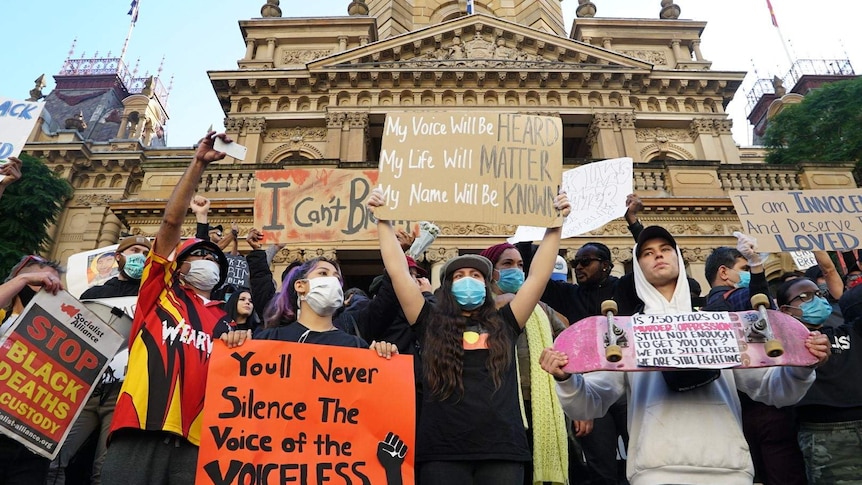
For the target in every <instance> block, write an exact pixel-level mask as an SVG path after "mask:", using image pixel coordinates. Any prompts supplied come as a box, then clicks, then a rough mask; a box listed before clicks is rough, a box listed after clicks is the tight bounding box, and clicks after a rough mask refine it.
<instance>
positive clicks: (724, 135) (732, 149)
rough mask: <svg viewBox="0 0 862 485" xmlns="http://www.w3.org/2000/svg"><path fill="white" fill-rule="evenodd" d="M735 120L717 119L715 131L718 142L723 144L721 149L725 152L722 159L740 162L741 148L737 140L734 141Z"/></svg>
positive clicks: (728, 161)
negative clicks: (737, 144) (733, 128)
mask: <svg viewBox="0 0 862 485" xmlns="http://www.w3.org/2000/svg"><path fill="white" fill-rule="evenodd" d="M732 127H733V120H730V119H727V120H716V121H715V132H716V133H717V135H718V144H719V145H720V146H721V151H722V153H723V154H724V158H723V159H722V161H724V162H726V163H739V162H740V159H739V148H738V147H737V146H736V142H735V141H733V131H732V130H731V128H732Z"/></svg>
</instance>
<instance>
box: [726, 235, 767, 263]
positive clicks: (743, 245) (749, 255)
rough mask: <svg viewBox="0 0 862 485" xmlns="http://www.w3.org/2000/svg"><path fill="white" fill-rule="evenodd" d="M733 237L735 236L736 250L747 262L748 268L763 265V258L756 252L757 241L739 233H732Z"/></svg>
mask: <svg viewBox="0 0 862 485" xmlns="http://www.w3.org/2000/svg"><path fill="white" fill-rule="evenodd" d="M733 235H734V236H736V249H737V250H738V251H739V252H740V253H742V257H744V258H745V259H746V260H747V261H748V265H749V266H760V265H761V264H763V258H762V257H761V256H760V253H758V252H757V239H755V238H753V237H751V236H749V235H748V234H743V233H741V232H739V231H734V233H733Z"/></svg>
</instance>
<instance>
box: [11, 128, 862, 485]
mask: <svg viewBox="0 0 862 485" xmlns="http://www.w3.org/2000/svg"><path fill="white" fill-rule="evenodd" d="M219 138H220V139H222V140H224V141H225V142H230V140H229V139H227V137H226V135H224V134H216V133H214V132H210V133H208V134H207V135H206V136H205V137H203V138H202V139H201V141H200V143H199V144H198V146H197V148H196V152H195V154H194V159H193V160H192V161H191V163H190V165H189V166H188V168H187V169H186V172H185V173H184V174H183V176H182V178H181V179H180V180H179V182H178V183H177V185H176V187H175V188H174V192H173V194H172V196H171V197H170V198H169V200H168V202H167V205H166V207H165V209H164V216H163V219H162V222H161V226H160V227H159V229H158V233H157V235H156V237H155V238H154V239H153V240H149V239H147V238H144V237H140V236H128V237H126V238H124V239H121V240H120V241H119V242H118V247H117V248H116V249H115V250H114V251H113V254H112V259H111V261H112V262H115V263H116V271H117V272H116V274H115V275H113V276H110V277H105V278H102V279H99V280H98V284H97V285H94V286H92V287H90V288H89V289H87V290H86V292H84V293H83V294H82V295H80V300H81V301H87V300H95V301H100V300H105V299H111V298H118V297H126V298H129V297H130V298H136V304H135V307H134V312H133V314H132V315H129V320H130V323H129V327H130V328H129V334H128V335H125V336H124V337H126V342H125V345H123V346H122V348H121V349H120V350H119V351H118V352H117V353H116V355H115V356H114V357H113V359H110V358H109V359H108V360H109V361H110V363H109V364H107V370H106V371H105V372H104V373H103V374H102V375H101V376H100V377H99V378H98V379H97V381H96V383H95V385H94V386H93V387H94V389H93V392H92V394H90V397H89V399H88V400H86V402H84V403H83V404H82V406H83V408H82V411H81V413H80V414H79V415H78V417H77V419H76V420H75V421H74V422H73V423H72V424H71V426H70V430H69V433H68V435H67V436H65V440H64V441H63V443H62V447H61V448H60V450H59V452H58V453H56V456H55V457H54V458H53V460H52V459H50V458H47V457H45V456H43V455H39V454H35V453H34V452H32V451H31V450H30V449H29V448H28V447H26V446H24V444H22V441H21V440H20V439H13V438H12V437H10V436H6V435H3V436H2V437H0V448H2V452H0V462H2V463H0V484H31V485H32V484H39V485H41V484H43V483H44V484H49V485H50V484H61V483H68V484H72V483H93V484H100V483H101V484H108V485H114V484H117V485H119V484H191V483H261V484H264V483H269V484H274V483H372V482H371V481H369V479H368V478H367V476H366V475H367V473H365V472H364V471H363V469H361V468H357V467H356V466H354V467H353V468H349V467H348V468H338V467H336V468H335V469H333V470H332V471H330V472H329V475H328V476H325V477H322V475H321V473H322V472H321V469H320V468H318V469H317V471H316V472H315V471H312V470H309V471H308V472H307V474H303V475H302V478H301V479H300V478H297V476H290V477H287V476H286V475H285V473H286V471H285V465H284V464H281V465H272V466H273V467H275V468H273V470H277V471H272V472H271V473H269V472H267V471H265V470H266V467H267V466H269V465H261V466H262V467H263V468H262V470H264V471H258V472H255V473H257V475H251V472H248V473H246V471H245V470H246V469H245V468H241V469H239V470H241V471H240V472H237V471H236V469H233V468H228V467H227V465H225V466H224V467H221V468H219V467H218V465H216V466H215V467H214V468H213V467H210V465H212V464H208V465H203V464H201V463H199V462H198V458H199V447H202V446H203V442H204V441H205V440H212V439H213V438H212V436H211V434H213V433H211V432H210V431H209V429H208V428H206V427H204V426H202V420H203V419H204V408H205V402H206V401H205V400H207V399H215V398H218V397H222V396H211V395H209V394H208V393H207V392H206V391H207V383H208V381H212V380H219V379H222V378H223V376H220V375H215V374H214V373H213V372H209V373H208V368H209V366H210V360H211V353H212V352H213V348H214V347H219V348H220V347H227V348H228V349H230V350H231V351H236V352H237V353H236V354H234V355H240V354H239V353H238V352H239V351H241V350H242V349H243V348H244V346H245V347H246V348H248V346H249V345H254V344H255V342H257V341H264V340H267V341H281V342H293V343H299V344H309V345H317V346H337V347H346V348H353V349H364V350H363V352H367V350H368V349H370V350H371V354H369V355H372V356H373V357H374V358H375V359H379V361H380V364H379V366H380V367H385V366H386V364H387V363H388V362H389V361H397V360H399V359H402V358H404V357H403V356H405V355H409V356H412V359H413V364H412V366H411V368H412V370H413V378H415V387H414V388H412V389H403V393H405V394H412V395H415V408H409V409H402V410H401V411H402V412H403V413H404V414H412V415H415V417H416V419H415V424H416V428H415V430H411V435H412V434H413V433H415V442H412V441H411V442H407V441H406V440H404V439H402V438H404V436H405V434H404V433H402V434H401V435H400V436H398V435H397V433H396V434H392V433H390V435H389V436H386V437H385V438H384V437H380V438H379V440H380V445H379V446H380V448H379V449H378V450H375V453H376V456H377V458H378V460H379V461H380V463H379V464H380V465H382V466H383V468H384V469H385V471H386V473H385V476H386V481H387V483H389V484H392V483H399V484H400V483H404V482H408V483H420V484H422V485H438V484H446V485H461V484H465V485H466V484H488V485H490V484H495V485H497V484H500V485H504V484H508V485H515V484H522V483H523V484H544V483H549V484H603V485H620V484H626V483H630V484H631V485H653V484H751V483H764V484H781V485H786V484H806V483H810V484H836V483H862V438H860V436H862V384H858V383H857V381H856V380H855V378H854V377H853V376H855V375H858V374H856V371H862V353H860V352H857V353H856V354H853V353H852V347H851V343H852V340H853V339H855V338H856V337H855V328H857V325H856V323H857V322H856V321H857V320H858V319H859V318H862V285H860V283H862V278H859V277H858V275H859V274H860V273H862V269H860V267H862V262H859V261H856V259H855V258H852V257H851V258H845V259H847V260H848V261H847V262H848V264H847V271H845V273H847V274H842V272H841V270H840V269H839V267H840V265H837V266H836V264H835V262H834V261H833V259H831V256H830V255H829V254H827V253H826V252H821V253H816V258H817V262H818V264H817V265H815V266H812V267H811V268H809V269H807V270H806V271H805V272H804V273H803V272H794V273H790V274H787V275H783V276H782V277H781V282H780V285H778V286H777V287H774V286H773V287H770V284H769V282H768V281H767V278H766V273H765V271H764V262H765V258H767V257H769V256H768V255H766V254H762V253H760V252H759V251H758V247H757V242H756V239H755V238H754V237H752V236H751V235H747V234H743V233H736V234H735V235H736V237H737V241H738V242H737V245H736V246H735V247H716V248H713V251H712V254H711V255H710V256H709V258H708V259H707V262H706V270H705V271H706V274H705V275H703V276H705V279H706V281H708V282H709V285H710V289H709V290H708V291H706V292H704V291H703V290H702V289H701V288H700V287H699V285H698V284H697V281H695V279H693V278H692V275H690V274H687V273H686V268H685V261H684V260H683V256H682V251H681V249H680V247H679V246H678V244H677V241H676V239H675V237H674V235H673V234H671V233H670V232H669V231H668V230H667V229H665V228H663V227H660V226H648V227H644V226H643V225H642V224H641V223H640V221H639V220H638V213H639V211H641V210H642V209H643V203H642V201H641V200H640V198H639V197H638V196H637V195H636V194H631V195H630V196H629V197H628V198H627V201H626V207H625V216H624V217H625V220H626V222H627V224H628V228H629V230H630V232H631V235H632V246H631V249H632V258H633V263H634V264H633V271H632V272H631V273H629V274H626V275H624V276H621V277H617V276H614V275H612V274H611V270H612V269H613V261H612V255H611V251H610V250H609V249H608V247H607V246H606V245H605V244H603V243H602V241H601V240H595V241H590V242H587V243H585V244H583V245H582V247H581V248H580V249H579V250H578V251H577V253H576V256H575V258H574V259H572V260H571V261H566V260H565V259H563V258H562V257H561V256H559V253H560V251H559V248H560V240H561V228H560V227H550V228H547V229H546V230H545V232H544V236H543V237H542V238H541V239H540V240H539V241H537V243H535V244H534V243H531V242H520V243H515V244H509V243H507V242H505V241H497V242H496V243H495V244H494V245H491V246H490V247H488V248H486V249H484V250H483V251H481V253H479V254H462V255H460V256H457V257H455V258H453V259H450V260H449V261H448V262H446V263H445V265H444V266H443V267H442V270H441V273H440V275H439V280H440V286H439V287H438V288H436V289H435V288H432V285H431V283H430V281H431V279H432V278H431V276H432V275H430V274H428V270H427V269H426V268H424V267H422V265H420V264H419V263H417V261H416V260H414V259H413V258H412V257H410V256H409V255H407V254H405V251H408V250H409V249H410V248H411V247H412V246H413V245H414V244H415V243H417V240H419V239H422V241H421V244H424V245H425V247H429V246H431V245H433V241H434V237H433V235H432V236H430V237H429V235H428V234H427V233H425V234H421V235H420V234H410V233H405V232H404V231H401V230H400V229H397V228H396V226H394V225H393V224H392V223H391V222H390V221H388V220H386V219H385V218H384V217H383V216H381V217H379V218H378V219H377V221H376V224H377V233H378V238H379V250H380V257H381V260H382V263H383V265H384V267H385V272H384V273H383V274H381V275H380V276H379V277H378V278H377V279H375V281H374V283H373V284H372V285H371V287H370V288H344V287H343V281H344V275H343V274H342V272H341V268H340V266H339V263H338V261H335V260H331V259H328V258H325V257H315V258H312V259H309V260H306V261H300V262H298V263H295V264H292V265H291V266H290V267H288V269H287V270H286V271H285V272H284V273H283V274H281V275H274V274H273V271H272V264H273V263H272V260H273V255H274V254H276V253H277V252H278V251H279V250H280V249H281V247H282V245H283V243H290V242H292V241H279V243H282V245H278V244H273V245H269V247H264V244H263V237H262V232H261V230H260V229H259V228H240V227H238V226H237V225H235V224H234V225H233V226H232V227H231V229H230V230H228V231H225V228H224V227H222V226H211V225H210V224H209V223H208V219H207V214H208V211H209V204H210V203H209V201H208V200H207V199H206V198H204V197H202V196H199V195H196V191H197V186H198V183H199V181H200V180H201V176H202V174H203V173H204V172H205V170H206V168H207V166H208V165H209V164H211V163H213V162H216V161H218V160H221V159H223V158H224V157H225V154H224V153H223V152H219V151H217V150H216V149H215V148H214V142H215V140H216V139H219ZM0 170H2V174H3V175H5V176H6V177H5V178H4V179H3V180H2V181H0V195H2V189H5V187H6V186H7V185H8V184H11V183H14V182H15V180H17V179H19V178H21V177H22V176H24V177H26V174H23V175H22V174H21V172H20V163H19V162H18V161H17V159H14V158H13V159H12V160H11V162H10V163H9V164H7V165H5V166H3V167H2V168H0ZM572 196H573V194H566V193H562V192H561V193H560V194H558V195H556V197H555V198H553V200H552V201H550V203H552V204H553V208H554V209H555V210H556V211H558V213H559V215H561V216H563V217H565V216H566V215H567V214H568V213H569V210H570V202H569V198H570V197H572ZM365 203H366V204H367V208H368V210H370V211H372V212H376V211H379V210H380V209H381V208H383V207H385V206H386V205H387V203H388V201H387V198H386V195H385V194H384V192H383V191H381V190H380V189H375V190H373V191H372V192H371V193H370V195H369V197H368V198H367V200H366V201H365ZM189 211H191V213H192V214H193V215H194V218H195V220H196V223H197V227H196V237H194V238H188V239H182V238H181V235H182V234H183V230H184V227H183V226H184V222H185V218H186V216H187V214H188V213H189ZM241 231H242V232H243V233H246V234H247V236H246V237H245V241H244V242H243V245H246V244H247V246H248V247H247V248H245V247H241V245H240V244H239V243H240V241H239V239H240V237H239V234H240V232H241ZM420 236H421V237H420ZM241 252H242V255H243V256H244V259H245V261H246V262H247V265H248V270H249V285H248V287H237V286H236V285H233V284H225V281H226V279H227V275H228V266H229V263H228V257H229V256H231V257H235V256H237V255H240V254H241ZM837 256H838V257H844V256H843V255H840V254H839V255H837ZM100 268H101V266H100ZM106 268H107V267H106ZM63 274H64V266H63V264H61V262H57V261H49V260H46V259H43V258H42V257H40V256H38V255H27V256H25V257H23V258H22V259H21V261H20V263H19V264H18V265H16V266H15V267H14V268H13V270H12V272H11V273H10V274H9V275H8V277H7V278H6V281H5V283H4V284H3V285H2V286H0V308H3V309H4V312H3V327H2V332H3V337H2V338H4V339H5V338H6V336H7V334H8V333H9V332H13V331H14V324H15V322H16V319H17V318H18V317H19V316H20V315H22V313H23V312H24V310H25V308H27V307H28V303H30V301H31V300H32V299H33V298H34V297H35V295H37V294H38V293H48V294H52V295H56V294H58V293H60V292H62V290H63V289H64V285H63V283H61V278H62V276H63ZM276 278H278V280H279V281H278V282H277V281H276ZM755 294H765V295H767V296H768V297H769V300H768V301H769V305H770V306H771V307H772V308H773V309H775V310H779V311H780V312H783V313H785V314H787V315H789V316H791V317H793V318H795V319H797V320H798V321H800V322H801V323H802V324H804V325H805V327H807V328H808V329H809V330H810V334H809V336H808V337H807V339H806V340H805V347H806V349H808V351H809V352H810V354H811V355H812V356H813V360H814V361H815V362H816V364H815V365H812V366H809V367H790V366H777V367H766V368H756V369H755V368H745V369H743V368H723V369H701V370H662V371H649V372H606V371H602V372H590V373H585V374H577V373H574V374H572V373H569V372H567V371H565V370H564V368H565V367H566V365H567V364H568V362H569V359H570V358H571V356H570V355H567V354H565V353H563V352H559V351H557V350H554V348H553V345H554V339H555V338H556V337H558V336H559V335H560V334H561V333H563V332H564V331H566V329H567V328H568V327H570V326H576V325H578V322H580V321H582V320H584V319H586V318H588V317H591V316H598V315H602V314H603V311H602V302H603V301H605V300H614V301H615V302H616V303H617V306H618V315H621V316H629V315H635V314H645V315H651V314H678V313H689V312H693V311H698V310H706V311H718V312H721V311H730V312H737V311H746V310H752V304H751V296H753V295H755ZM857 312H858V314H857ZM21 325H23V324H21ZM219 341H221V342H219ZM7 347H8V346H4V347H3V352H4V353H5V352H7ZM255 348H257V347H255ZM320 349H322V348H320ZM216 351H219V349H218V348H217V349H216ZM9 352H10V354H9V355H11V352H12V351H11V350H10V351H9ZM315 352H318V353H323V352H325V350H315ZM357 352H358V351H357ZM247 355H248V354H247ZM237 359H239V357H237ZM3 360H4V361H6V360H7V357H5V354H4V357H3ZM19 360H20V359H19ZM10 369H11V368H10V367H8V365H6V367H4V368H2V369H0V378H2V379H11V378H10V377H8V376H7V375H6V374H7V373H8V372H12V371H11V370H10ZM356 377H357V379H360V380H361V379H364V380H367V381H372V380H373V378H374V374H373V372H371V373H369V374H368V375H360V374H357V375H356ZM21 389H24V387H21ZM279 392H280V393H281V394H282V399H284V400H285V401H287V400H291V399H293V398H292V397H291V396H292V394H293V393H297V392H301V390H298V389H296V388H292V387H290V386H285V387H284V388H283V389H280V390H279ZM232 399H234V400H235V401H236V402H239V401H240V399H239V398H236V397H232ZM248 401H249V404H248V409H246V408H240V407H239V405H238V407H237V409H238V411H237V413H240V414H242V413H255V412H259V411H255V410H252V409H251V408H252V404H251V401H252V398H251V397H250V396H249V399H248ZM411 402H412V401H411ZM11 405H12V404H11V403H10V402H9V401H8V399H4V397H3V396H0V406H2V407H7V408H8V407H9V406H11ZM255 409H257V408H255ZM285 409H286V408H284V407H282V408H280V409H279V410H278V412H279V413H280V415H281V416H282V417H284V416H287V415H288V414H289V411H286V410H285ZM292 412H293V415H291V416H288V417H296V418H297V419H301V416H302V410H301V408H300V406H299V405H295V406H294V408H293V410H292ZM284 419H287V418H284ZM345 419H349V417H346V418H345ZM225 436H226V435H225ZM216 440H218V437H216ZM258 441H259V443H256V444H255V443H254V442H252V441H249V440H246V442H245V443H246V445H249V443H251V444H252V445H253V446H259V447H261V448H264V447H265V445H266V442H265V440H258ZM318 449H320V448H318ZM219 453H222V454H224V457H225V460H226V461H225V463H229V462H230V459H231V451H229V450H228V449H227V448H225V449H220V451H219ZM327 453H328V452H327ZM409 455H412V456H410V459H409V462H411V463H415V471H414V469H409V472H408V471H407V468H404V470H403V473H409V475H410V477H409V479H408V478H407V477H405V476H402V469H401V467H402V466H403V465H402V462H404V460H405V457H406V456H409ZM375 465H376V464H375ZM366 466H369V467H370V466H371V464H366ZM82 470H83V473H82V472H81V471H82ZM204 470H205V471H204ZM231 470H233V471H232V472H231ZM204 473H206V474H207V475H206V476H207V477H208V479H207V480H206V481H205V480H204V479H203V478H202V477H203V474H204ZM231 473H232V474H231ZM267 473H269V474H268V475H267ZM216 476H217V477H219V479H220V480H222V481H217V480H215V479H213V480H212V481H209V478H212V477H216ZM254 477H257V478H254ZM262 477H269V478H268V479H266V478H262ZM315 479H316V480H318V481H315ZM327 479H331V481H327Z"/></svg>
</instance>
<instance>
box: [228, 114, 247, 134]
mask: <svg viewBox="0 0 862 485" xmlns="http://www.w3.org/2000/svg"><path fill="white" fill-rule="evenodd" d="M244 121H245V120H243V119H242V118H230V117H227V118H225V119H224V129H225V131H239V130H241V129H242V126H243V123H244Z"/></svg>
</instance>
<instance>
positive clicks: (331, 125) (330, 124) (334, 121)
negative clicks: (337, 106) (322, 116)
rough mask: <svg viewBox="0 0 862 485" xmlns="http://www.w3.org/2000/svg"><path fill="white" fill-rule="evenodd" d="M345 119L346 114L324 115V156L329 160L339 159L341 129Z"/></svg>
mask: <svg viewBox="0 0 862 485" xmlns="http://www.w3.org/2000/svg"><path fill="white" fill-rule="evenodd" d="M346 119H347V114H345V113H332V112H327V113H326V151H325V154H324V156H325V157H326V158H327V159H329V160H340V159H341V129H342V127H343V126H344V120H346Z"/></svg>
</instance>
